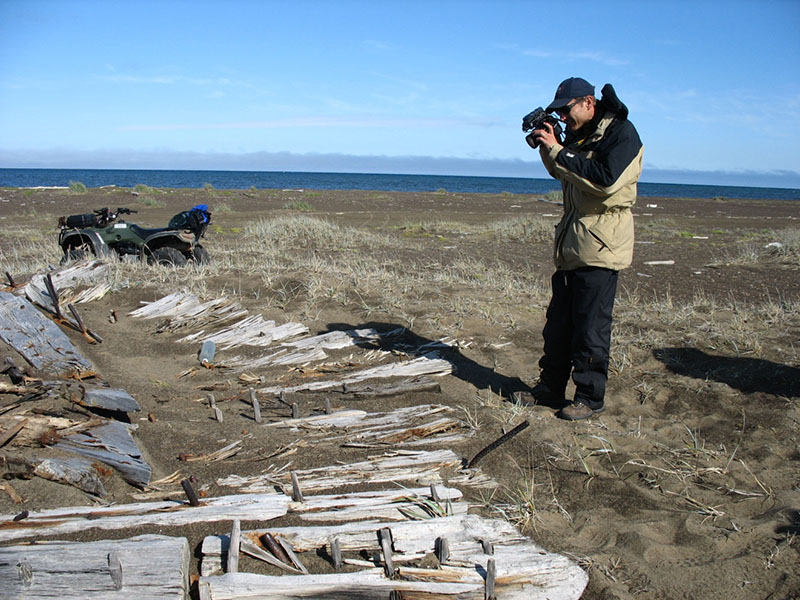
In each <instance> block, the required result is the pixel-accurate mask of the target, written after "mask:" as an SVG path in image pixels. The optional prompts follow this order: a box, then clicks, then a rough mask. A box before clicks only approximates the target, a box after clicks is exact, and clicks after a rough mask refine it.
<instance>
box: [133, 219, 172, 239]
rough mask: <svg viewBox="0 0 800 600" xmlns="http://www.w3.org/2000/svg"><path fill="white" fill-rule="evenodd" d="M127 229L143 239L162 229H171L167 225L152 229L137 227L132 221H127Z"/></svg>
mask: <svg viewBox="0 0 800 600" xmlns="http://www.w3.org/2000/svg"><path fill="white" fill-rule="evenodd" d="M128 229H130V230H131V231H132V232H133V233H135V234H136V235H138V236H139V237H140V238H142V239H145V240H146V239H147V238H149V237H150V236H151V235H155V234H157V233H161V232H162V231H172V230H171V229H170V228H169V227H156V228H154V229H145V228H144V227H139V226H138V225H134V224H133V223H128Z"/></svg>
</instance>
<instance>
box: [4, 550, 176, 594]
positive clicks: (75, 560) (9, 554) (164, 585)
mask: <svg viewBox="0 0 800 600" xmlns="http://www.w3.org/2000/svg"><path fill="white" fill-rule="evenodd" d="M189 558H190V552H189V542H188V541H187V540H186V538H182V537H166V536H161V535H142V536H138V537H134V538H128V539H122V540H101V541H96V542H39V543H37V544H35V545H25V546H5V547H0V581H2V582H3V592H2V595H3V596H4V597H7V598H60V599H63V600H79V599H84V598H85V599H92V598H97V599H100V598H136V600H156V599H161V598H171V599H174V600H186V598H188V593H189ZM20 564H22V565H26V566H27V570H28V571H29V572H30V575H29V576H28V577H27V578H26V577H25V576H24V575H22V576H21V574H20V570H21V569H20V567H18V565H20ZM22 570H25V569H22ZM26 579H27V581H26Z"/></svg>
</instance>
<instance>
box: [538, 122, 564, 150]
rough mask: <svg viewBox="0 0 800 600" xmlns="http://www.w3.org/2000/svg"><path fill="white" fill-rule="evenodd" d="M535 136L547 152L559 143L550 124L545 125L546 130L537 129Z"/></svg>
mask: <svg viewBox="0 0 800 600" xmlns="http://www.w3.org/2000/svg"><path fill="white" fill-rule="evenodd" d="M533 135H534V137H535V138H536V139H537V140H539V143H540V144H541V145H542V146H544V147H545V149H546V150H550V148H552V147H553V146H554V145H556V144H557V143H558V139H557V138H556V134H555V132H554V131H553V126H552V125H551V124H550V123H544V129H536V130H535V131H534V132H533Z"/></svg>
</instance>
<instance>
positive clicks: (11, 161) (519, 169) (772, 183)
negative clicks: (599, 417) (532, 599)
mask: <svg viewBox="0 0 800 600" xmlns="http://www.w3.org/2000/svg"><path fill="white" fill-rule="evenodd" d="M165 164H167V165H169V166H164V165H165ZM76 165H81V166H76ZM0 169H65V170H134V171H136V170H155V171H230V172H235V171H244V172H248V171H249V172H262V173H268V172H285V173H349V174H364V175H376V174H380V175H430V176H442V177H448V176H449V177H509V178H523V179H545V180H547V179H550V178H551V177H550V175H549V174H548V173H547V171H546V170H545V169H544V167H543V166H542V164H541V163H540V162H538V161H525V160H522V159H520V158H464V157H433V156H381V155H355V154H336V153H326V154H322V153H320V154H311V153H309V154H298V153H291V152H250V153H241V154H233V153H199V152H178V151H165V152H159V151H136V152H132V151H131V152H125V151H113V150H112V151H107V152H94V151H72V150H60V151H59V150H47V151H31V150H21V151H11V150H7V149H0ZM640 181H642V183H664V184H684V185H726V186H736V187H772V188H778V189H800V172H797V171H790V170H771V171H757V170H753V169H739V170H723V169H715V170H711V169H683V168H664V167H658V166H654V165H647V164H645V165H644V167H643V169H642V178H641V179H640Z"/></svg>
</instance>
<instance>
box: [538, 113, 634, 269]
mask: <svg viewBox="0 0 800 600" xmlns="http://www.w3.org/2000/svg"><path fill="white" fill-rule="evenodd" d="M625 113H627V110H626V111H625ZM643 151H644V147H643V146H642V144H641V141H640V140H639V136H638V134H637V133H636V130H635V128H634V127H633V125H632V124H631V123H630V121H627V120H626V119H625V118H624V117H623V118H621V119H620V118H617V117H616V115H615V114H614V113H610V112H606V113H605V115H603V117H602V118H601V119H600V121H599V122H598V125H597V128H596V129H595V131H594V133H592V134H591V135H590V136H588V137H587V138H586V139H585V140H582V141H581V142H580V143H579V144H578V143H573V144H568V145H567V146H566V147H564V146H561V145H559V144H556V145H554V146H553V147H552V148H550V150H549V151H548V150H546V149H545V148H544V147H541V148H540V154H541V157H542V162H543V163H544V165H545V167H546V168H547V171H548V172H549V173H550V175H552V176H553V177H554V178H556V179H558V180H560V181H561V187H562V191H563V195H564V215H563V217H562V218H561V221H560V222H559V223H558V225H556V232H555V244H554V249H553V260H554V262H555V265H556V269H558V270H573V269H578V268H580V267H604V268H607V269H613V270H620V269H624V268H626V267H628V266H630V264H631V261H632V260H633V214H632V213H631V207H632V206H633V205H634V203H635V202H636V183H637V181H638V180H639V175H641V172H642V154H643ZM559 155H561V156H559ZM630 157H633V158H630Z"/></svg>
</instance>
